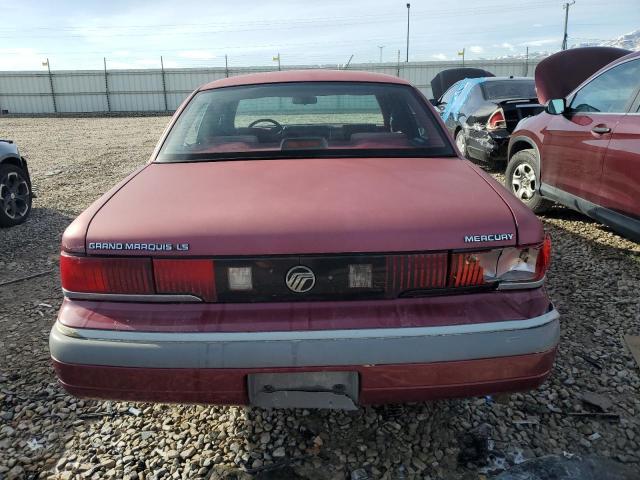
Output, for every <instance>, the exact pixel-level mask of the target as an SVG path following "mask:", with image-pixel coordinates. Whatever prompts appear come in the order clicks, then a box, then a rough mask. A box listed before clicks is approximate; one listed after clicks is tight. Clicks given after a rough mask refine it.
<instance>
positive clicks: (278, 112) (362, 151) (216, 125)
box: [157, 82, 454, 162]
mask: <svg viewBox="0 0 640 480" xmlns="http://www.w3.org/2000/svg"><path fill="white" fill-rule="evenodd" d="M309 156H316V157H317V156H347V157H358V156H368V157H370V156H454V152H453V150H452V148H451V145H450V143H449V142H448V140H447V139H446V137H445V134H444V132H443V131H442V129H441V128H440V125H439V124H438V123H437V121H436V120H435V118H434V115H433V114H432V112H431V110H430V109H429V108H428V107H427V105H426V103H425V102H424V100H423V99H421V98H420V97H419V96H418V95H416V93H415V91H414V90H413V89H412V88H411V87H408V86H404V85H393V84H382V83H380V84H378V83H351V82H300V83H275V84H264V85H248V86H241V87H226V88H218V89H213V90H206V91H202V92H199V93H198V94H196V95H195V96H194V97H193V98H192V99H191V101H190V102H189V105H188V106H187V107H186V109H185V110H184V111H183V112H182V114H181V115H180V117H179V118H178V120H177V121H176V123H175V124H174V126H173V128H172V129H171V132H170V133H169V135H168V137H167V139H166V141H165V142H164V144H163V146H162V148H161V150H160V154H159V156H158V158H157V160H158V161H161V162H171V161H192V160H216V159H242V158H283V157H309Z"/></svg>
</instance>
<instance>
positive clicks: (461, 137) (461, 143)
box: [456, 132, 467, 154]
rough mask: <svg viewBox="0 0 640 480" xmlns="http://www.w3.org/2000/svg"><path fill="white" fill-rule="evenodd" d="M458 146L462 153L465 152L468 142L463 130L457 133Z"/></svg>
mask: <svg viewBox="0 0 640 480" xmlns="http://www.w3.org/2000/svg"><path fill="white" fill-rule="evenodd" d="M456 146H457V147H458V150H460V153H462V154H464V152H465V150H466V148H467V142H466V140H465V139H464V134H463V133H462V132H460V133H458V135H456Z"/></svg>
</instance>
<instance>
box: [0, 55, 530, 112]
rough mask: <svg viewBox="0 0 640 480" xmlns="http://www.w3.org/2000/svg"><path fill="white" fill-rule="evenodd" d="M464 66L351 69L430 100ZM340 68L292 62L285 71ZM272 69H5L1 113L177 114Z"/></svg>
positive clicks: (514, 69)
mask: <svg viewBox="0 0 640 480" xmlns="http://www.w3.org/2000/svg"><path fill="white" fill-rule="evenodd" d="M536 64H537V61H524V60H476V61H467V62H466V63H465V66H468V67H477V68H483V69H485V70H489V71H491V72H493V73H494V74H495V75H497V76H508V75H515V76H532V75H533V71H534V69H535V65H536ZM460 66H461V64H460V62H407V63H405V62H403V63H366V64H352V65H350V66H349V70H364V71H369V72H378V73H386V74H389V75H396V76H399V77H401V78H405V79H407V80H409V81H410V82H411V83H413V84H414V85H416V86H417V87H418V88H419V89H420V90H422V92H424V94H425V95H426V96H427V97H429V98H430V97H431V86H430V84H429V82H430V81H431V79H432V78H433V77H434V76H435V75H436V74H437V73H438V72H440V71H442V70H445V69H447V68H455V67H460ZM341 67H342V66H340V65H322V66H287V67H283V70H285V69H287V70H288V69H309V68H333V69H338V68H341ZM342 68H344V67H342ZM273 70H274V68H273V67H244V68H228V69H227V68H224V67H223V68H185V69H148V70H106V69H105V70H60V71H53V72H51V73H48V72H0V115H1V114H38V115H42V114H45V115H46V114H53V115H55V114H74V113H101V112H131V113H138V112H172V111H174V110H175V109H176V108H177V107H178V106H179V105H180V104H181V103H182V101H183V100H184V99H185V97H186V96H187V95H188V94H189V93H191V92H192V91H193V90H195V89H196V88H197V87H198V86H200V85H202V84H204V83H207V82H210V81H212V80H217V79H219V78H224V77H227V76H233V75H242V74H246V73H254V72H266V71H273Z"/></svg>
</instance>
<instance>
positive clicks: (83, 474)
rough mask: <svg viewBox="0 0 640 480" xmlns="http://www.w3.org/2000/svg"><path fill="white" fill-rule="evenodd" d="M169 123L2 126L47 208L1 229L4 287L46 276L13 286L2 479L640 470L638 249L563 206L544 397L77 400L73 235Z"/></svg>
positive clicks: (4, 373)
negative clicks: (58, 321)
mask: <svg viewBox="0 0 640 480" xmlns="http://www.w3.org/2000/svg"><path fill="white" fill-rule="evenodd" d="M167 121H168V119H167V118H166V117H150V118H104V119H95V118H93V119H72V118H67V119H29V118H20V119H0V133H1V134H2V136H3V137H8V138H13V139H14V140H16V142H17V143H18V144H19V146H20V148H21V149H22V152H23V154H24V155H26V156H27V157H28V159H29V162H30V167H31V172H32V177H33V183H34V187H35V190H36V192H37V194H38V198H37V199H36V200H35V201H34V210H33V214H32V217H31V218H30V220H29V221H28V222H27V223H26V224H25V225H22V226H19V227H16V228H13V229H9V230H7V229H4V230H0V283H2V282H6V281H8V280H12V279H16V278H19V277H23V276H26V275H31V274H35V273H43V275H42V276H39V277H36V278H33V279H31V280H27V281H22V282H18V283H13V284H11V285H7V286H4V287H0V332H2V333H0V479H4V478H6V479H17V478H51V479H58V478H60V479H70V478H93V479H98V478H128V479H134V478H135V479H155V478H212V479H215V478H309V479H315V478H321V479H322V478H327V479H329V478H355V479H360V478H369V477H371V478H388V479H391V478H447V479H456V478H459V479H474V478H483V474H484V473H492V472H498V471H500V469H501V468H504V467H509V465H512V464H514V463H519V462H521V461H522V460H523V459H529V458H533V457H541V456H544V455H548V454H560V455H562V454H564V453H565V452H566V454H567V455H569V454H579V455H590V454H595V455H599V456H603V457H608V458H611V459H613V460H615V461H616V462H617V463H619V464H621V465H624V466H625V467H624V468H628V469H629V470H630V471H633V472H637V471H640V419H639V417H640V396H639V395H638V394H639V393H640V375H639V373H640V369H639V368H638V366H637V365H636V364H635V363H634V360H633V358H632V356H631V355H630V353H629V352H628V351H627V349H626V348H625V346H624V343H623V340H622V336H623V335H624V334H636V335H637V334H640V322H639V320H640V299H639V296H638V287H639V285H640V246H638V245H637V244H635V243H632V242H629V241H626V240H624V239H623V238H621V237H620V236H618V235H616V234H614V233H612V232H610V231H609V230H608V229H606V228H605V227H602V226H599V225H598V224H596V223H594V222H591V221H589V220H588V219H586V218H585V217H583V216H581V215H578V214H576V213H573V212H571V211H569V210H566V209H563V208H555V209H553V210H552V211H551V212H549V214H548V215H547V216H545V217H544V219H543V220H544V222H545V225H546V228H547V229H548V230H549V232H550V233H551V235H552V238H553V242H554V253H553V263H552V267H551V271H550V272H549V281H548V288H549V291H550V295H551V297H552V299H553V300H554V301H555V303H556V305H557V307H558V309H559V310H560V312H561V314H562V340H561V345H560V350H559V354H558V359H557V363H556V368H555V371H554V373H553V376H552V377H551V379H550V380H549V381H547V382H546V384H545V385H543V386H542V387H541V388H540V389H538V390H536V391H533V392H530V393H525V394H514V395H511V396H508V397H501V398H486V399H485V398H481V399H467V400H454V401H441V402H434V403H425V404H410V405H402V406H386V407H376V408H363V409H360V410H358V411H357V412H352V413H344V412H327V411H306V410H284V411H270V410H262V409H257V408H243V407H205V406H175V405H151V404H133V403H120V402H113V403H111V402H98V401H92V400H78V399H75V398H72V397H70V396H68V395H66V394H65V393H64V392H63V390H62V389H61V388H60V387H59V386H58V385H57V384H56V382H55V378H54V375H53V371H52V369H51V367H50V364H49V358H48V348H47V337H48V333H49V329H50V327H51V325H52V324H53V322H54V321H55V316H56V310H57V308H58V306H59V304H60V300H61V295H60V290H59V286H58V278H57V273H56V268H57V254H58V249H59V241H60V236H61V233H62V231H63V229H64V227H65V226H66V225H67V224H68V223H69V222H70V221H71V219H72V218H73V217H74V216H75V215H77V214H78V213H79V212H80V211H82V210H83V209H84V208H85V207H87V206H88V205H89V204H90V202H91V201H93V200H94V199H96V198H97V197H98V196H99V195H100V193H101V192H103V191H105V190H107V188H108V187H110V186H111V185H113V184H114V183H116V181H117V180H119V179H121V178H122V177H124V176H125V175H126V174H127V173H128V172H129V171H131V170H132V169H133V168H134V167H136V166H138V165H140V164H142V163H144V162H145V161H146V160H147V158H148V156H149V154H150V153H151V151H152V149H153V146H154V144H155V142H156V140H157V138H158V136H159V135H160V133H161V131H162V129H163V128H164V126H165V125H166V123H167ZM589 392H593V393H596V394H598V396H596V398H595V401H599V402H601V401H602V400H603V399H604V400H606V401H608V402H610V405H605V408H606V409H607V411H608V412H611V413H613V414H616V415H617V416H616V415H611V416H610V417H611V418H608V417H605V416H595V415H586V414H591V413H593V412H595V410H594V408H593V407H592V406H591V405H590V404H588V403H586V402H585V401H583V400H582V399H581V398H582V395H584V394H588V393H589ZM576 414H585V415H576ZM487 439H488V441H487ZM487 453H488V456H489V459H488V464H487V463H486V462H487ZM629 478H631V477H629Z"/></svg>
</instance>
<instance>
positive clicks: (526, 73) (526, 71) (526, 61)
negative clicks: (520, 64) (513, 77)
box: [524, 47, 529, 77]
mask: <svg viewBox="0 0 640 480" xmlns="http://www.w3.org/2000/svg"><path fill="white" fill-rule="evenodd" d="M528 74H529V47H527V53H526V55H525V57H524V76H525V77H526V76H527V75H528Z"/></svg>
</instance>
